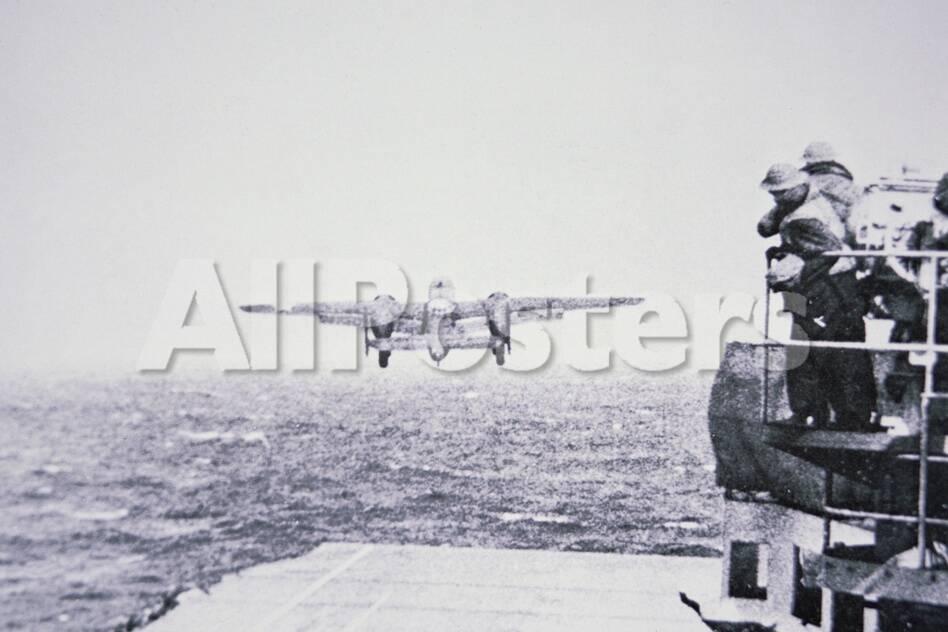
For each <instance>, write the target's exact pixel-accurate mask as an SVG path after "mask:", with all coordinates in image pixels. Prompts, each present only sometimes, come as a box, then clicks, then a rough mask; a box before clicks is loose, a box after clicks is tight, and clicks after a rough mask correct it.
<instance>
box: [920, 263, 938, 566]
mask: <svg viewBox="0 0 948 632" xmlns="http://www.w3.org/2000/svg"><path fill="white" fill-rule="evenodd" d="M940 259H941V257H939V256H938V255H937V254H933V255H932V256H931V258H930V259H929V262H930V264H931V265H930V266H929V275H928V283H929V293H928V323H927V325H928V326H927V327H926V338H927V339H926V341H925V342H926V344H927V345H928V347H929V349H930V351H928V355H929V358H928V360H929V361H928V362H926V363H925V389H924V392H923V393H922V398H923V401H922V411H921V412H922V415H921V420H920V424H921V427H920V428H919V438H918V567H919V568H925V567H926V566H927V565H928V559H927V557H928V556H927V550H928V529H927V525H926V518H927V517H928V516H927V514H928V429H929V428H928V426H929V419H930V417H931V412H932V403H933V402H934V401H935V397H934V395H935V390H934V383H935V364H936V363H937V362H938V353H937V352H936V351H935V350H934V346H935V344H936V340H935V332H936V319H937V318H938V264H939V261H940Z"/></svg>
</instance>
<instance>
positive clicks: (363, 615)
mask: <svg viewBox="0 0 948 632" xmlns="http://www.w3.org/2000/svg"><path fill="white" fill-rule="evenodd" d="M391 596H392V590H387V591H385V594H383V595H382V596H381V597H379V598H378V600H377V601H376V602H375V603H373V604H372V605H371V606H369V607H368V608H366V609H365V610H363V611H362V612H360V613H359V614H358V616H356V617H355V618H354V619H353V620H352V621H350V622H349V624H348V625H347V626H346V627H344V628H343V629H342V632H356V630H360V629H361V628H362V626H364V625H365V623H366V621H368V620H369V617H371V616H372V613H373V612H375V611H376V610H378V609H379V607H380V606H381V605H382V604H383V603H385V602H386V601H388V598H389V597H391Z"/></svg>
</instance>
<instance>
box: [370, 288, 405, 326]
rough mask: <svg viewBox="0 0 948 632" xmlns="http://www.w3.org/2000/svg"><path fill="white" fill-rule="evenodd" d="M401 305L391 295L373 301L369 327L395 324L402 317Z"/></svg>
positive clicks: (380, 296)
mask: <svg viewBox="0 0 948 632" xmlns="http://www.w3.org/2000/svg"><path fill="white" fill-rule="evenodd" d="M403 309H404V308H403V306H402V304H401V303H399V302H398V301H396V300H395V297H394V296H392V295H390V294H381V295H379V296H376V297H375V298H374V299H372V305H371V308H370V309H369V315H370V318H371V322H370V323H369V325H371V326H373V327H380V326H384V325H388V324H389V323H394V322H395V321H396V320H398V317H399V316H401V314H402V311H403Z"/></svg>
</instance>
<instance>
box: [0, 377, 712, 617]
mask: <svg viewBox="0 0 948 632" xmlns="http://www.w3.org/2000/svg"><path fill="white" fill-rule="evenodd" d="M709 386H710V384H709V382H707V381H706V380H702V379H699V378H696V377H694V376H682V377H668V376H665V377H654V376H640V375H617V376H596V377H590V376H564V377H560V378H555V377H551V378H546V379H532V378H530V377H529V376H518V377H514V378H511V377H509V376H507V377H504V378H501V377H475V376H463V377H447V376H428V377H421V376H413V377H403V376H398V375H396V376H394V377H393V378H389V377H388V376H386V375H384V374H383V375H359V376H349V377H346V378H332V377H306V376H283V377H280V376H269V377H260V376H256V375H253V376H250V375H231V376H214V377H206V378H200V379H192V378H188V379H185V378H180V377H164V376H162V377H144V376H142V377H134V378H127V379H119V380H101V379H98V380H93V379H86V380H78V379H71V380H59V381H53V380H46V381H30V380H25V379H24V380H7V381H5V382H3V383H0V432H2V436H3V438H4V441H3V442H2V443H0V476H2V482H0V629H7V630H18V629H22V630H46V629H48V630H89V629H116V628H117V627H123V626H125V625H126V623H127V622H128V621H129V620H130V618H131V619H133V620H134V618H135V617H138V618H139V619H140V618H141V617H142V614H141V613H142V612H143V611H144V612H145V614H146V615H147V612H148V611H149V610H148V609H151V610H152V611H153V610H155V609H156V608H159V607H160V604H161V603H162V601H163V600H164V598H165V597H166V596H167V595H169V594H173V593H174V592H175V591H177V590H180V589H181V588H183V587H191V586H201V587H209V586H211V585H212V584H213V583H214V582H215V581H217V580H218V579H219V578H220V577H221V575H223V574H225V573H228V572H232V571H235V570H239V569H241V568H246V567H248V566H251V565H254V564H257V563H261V562H267V561H273V560H277V559H281V558H285V557H290V556H295V555H299V554H302V553H304V552H306V551H308V550H310V549H312V548H313V547H315V546H318V545H319V544H320V543H321V542H324V541H327V540H331V541H358V542H385V543H416V544H450V545H454V546H485V547H506V548H543V549H552V550H578V551H611V552H622V553H659V554H668V555H716V554H717V553H718V550H719V546H720V528H719V527H720V525H719V517H720V509H721V501H720V490H718V489H717V488H716V487H715V485H714V472H713V469H714V468H713V463H714V460H713V457H712V454H711V449H710V442H709V439H708V433H707V427H706V423H707V422H706V407H707V400H708V392H709Z"/></svg>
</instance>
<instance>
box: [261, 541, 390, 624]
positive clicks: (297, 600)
mask: <svg viewBox="0 0 948 632" xmlns="http://www.w3.org/2000/svg"><path fill="white" fill-rule="evenodd" d="M373 548H375V547H373V546H372V545H371V544H366V545H365V546H363V547H362V548H361V549H359V550H358V551H356V552H355V553H354V554H353V555H352V556H351V557H349V558H348V559H347V560H346V561H344V562H343V563H342V564H340V565H339V566H337V567H336V568H334V569H332V570H331V571H329V572H328V573H326V574H325V575H323V576H322V577H320V578H319V579H318V580H317V581H315V582H313V583H312V584H310V585H309V586H307V587H306V588H305V589H304V590H302V591H300V592H299V593H298V594H297V595H296V596H295V597H293V598H292V599H290V600H289V601H287V602H286V603H285V604H283V605H282V606H280V607H279V608H277V610H276V611H274V612H272V613H271V614H270V616H268V617H267V618H266V619H264V620H263V621H261V622H260V623H259V624H258V625H257V628H259V629H261V630H270V629H272V628H271V626H272V625H273V623H274V622H275V621H277V620H279V619H280V618H281V617H283V616H285V615H286V614H287V613H289V612H290V611H291V610H293V608H295V607H296V606H298V605H300V604H301V603H303V602H304V601H306V600H307V599H309V598H310V597H312V596H313V595H315V594H316V593H317V592H319V590H320V589H321V588H322V587H323V586H325V585H326V584H328V583H329V582H331V581H332V580H333V579H335V578H336V577H338V576H339V575H341V574H343V573H344V572H346V569H348V568H349V567H350V566H352V565H353V564H355V563H356V562H358V561H359V560H361V559H362V558H363V557H365V556H366V555H368V554H369V553H370V552H371V551H372V549H373Z"/></svg>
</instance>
